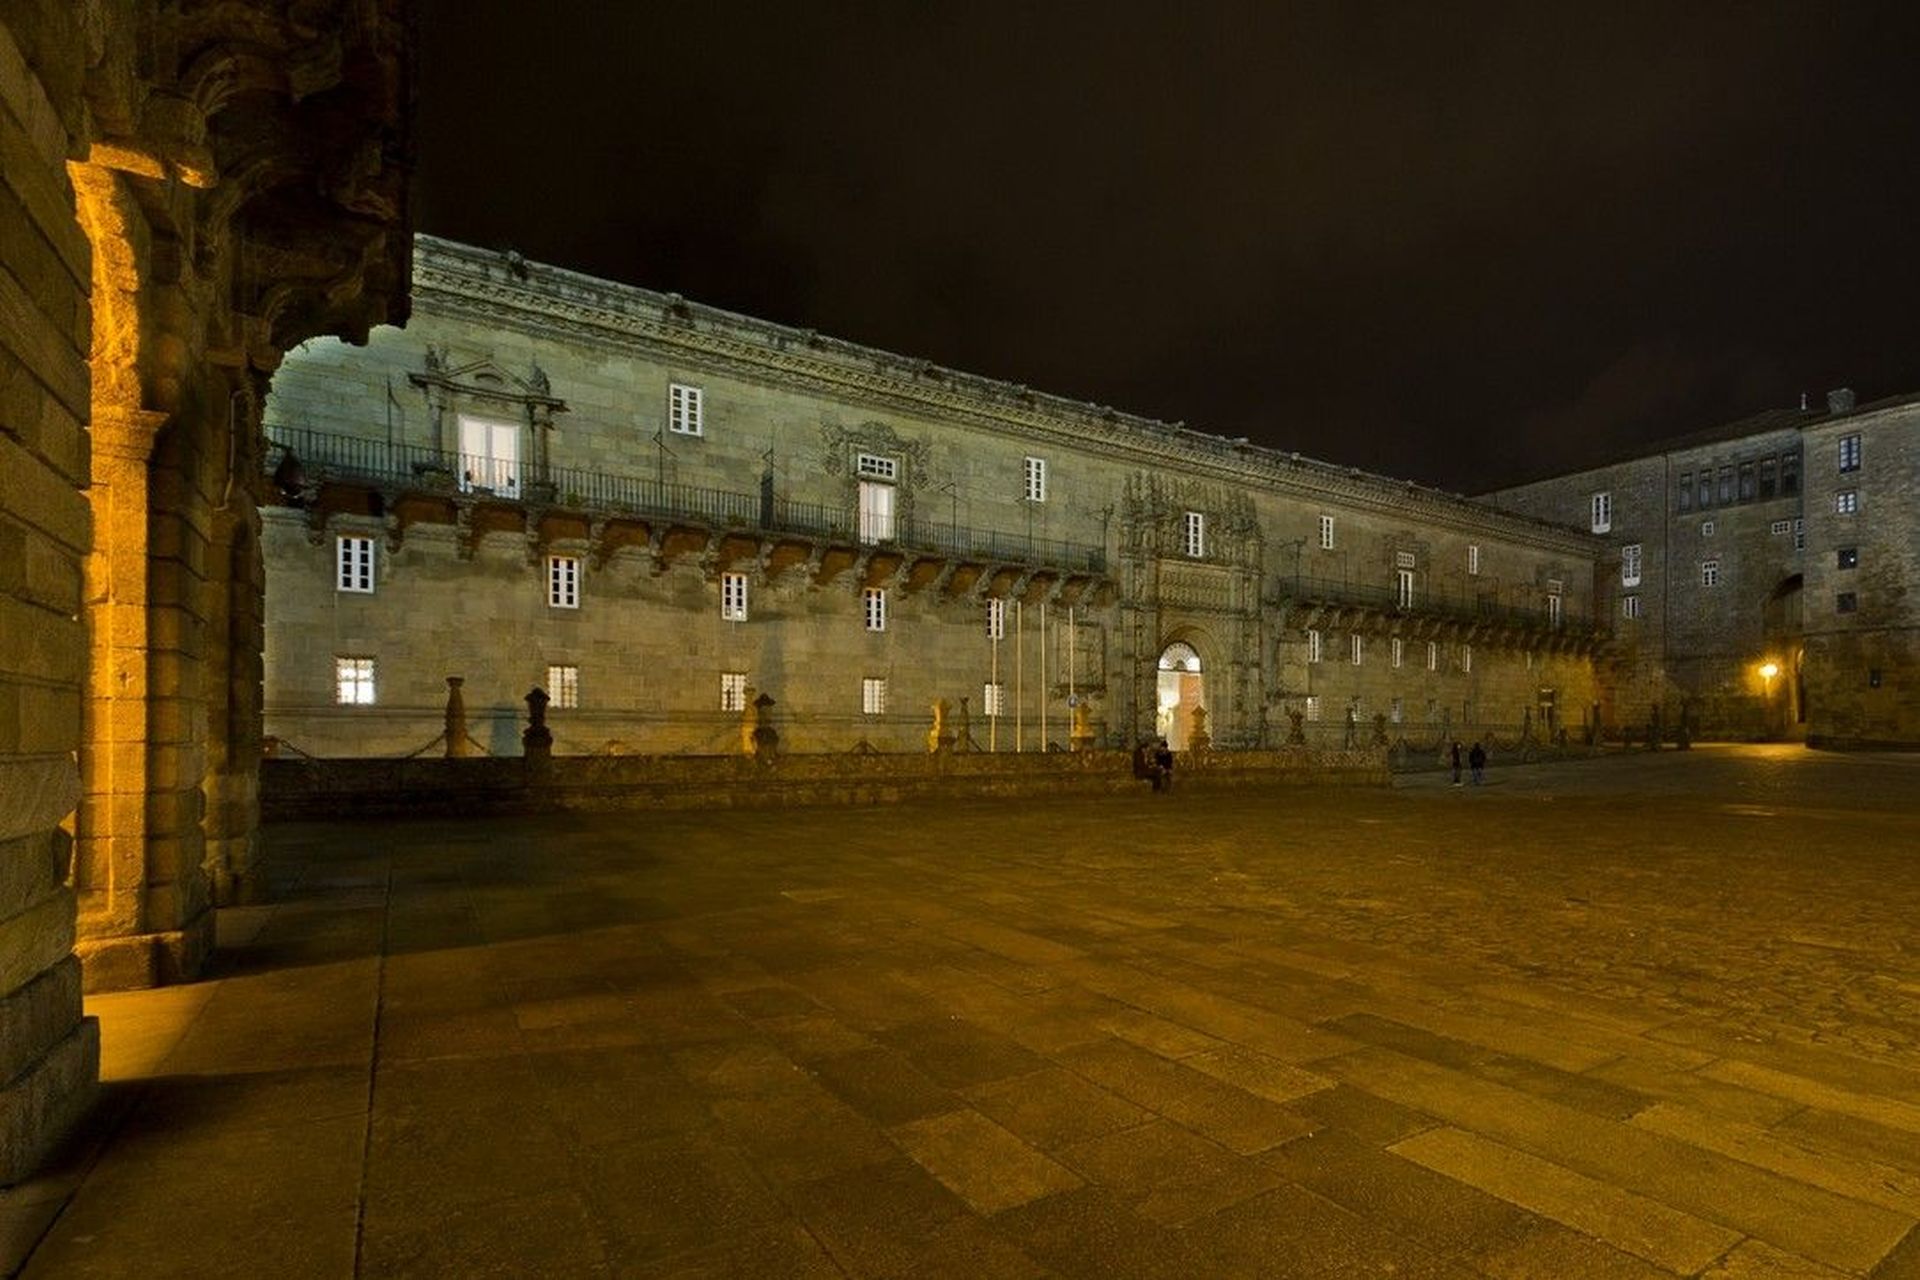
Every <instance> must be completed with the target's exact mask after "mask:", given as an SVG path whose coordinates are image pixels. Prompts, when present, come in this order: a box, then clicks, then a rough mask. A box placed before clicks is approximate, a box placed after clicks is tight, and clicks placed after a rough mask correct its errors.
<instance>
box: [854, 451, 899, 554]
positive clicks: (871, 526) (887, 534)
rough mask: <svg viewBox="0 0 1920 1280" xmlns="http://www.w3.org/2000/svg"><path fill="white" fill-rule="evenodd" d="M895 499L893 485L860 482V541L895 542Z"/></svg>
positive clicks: (865, 455)
mask: <svg viewBox="0 0 1920 1280" xmlns="http://www.w3.org/2000/svg"><path fill="white" fill-rule="evenodd" d="M860 456H861V457H863V458H864V457H868V456H870V455H867V454H861V455H860ZM882 461H887V460H886V459H882ZM893 499H894V493H893V486H892V485H891V484H887V483H884V482H882V481H878V480H862V481H861V482H860V541H862V542H891V541H893Z"/></svg>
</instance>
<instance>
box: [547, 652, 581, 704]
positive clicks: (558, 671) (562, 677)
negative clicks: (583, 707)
mask: <svg viewBox="0 0 1920 1280" xmlns="http://www.w3.org/2000/svg"><path fill="white" fill-rule="evenodd" d="M546 689H547V704H548V705H549V706H553V707H558V708H560V709H561V710H563V711H564V710H566V709H568V708H570V707H577V706H579V705H580V668H579V667H577V666H575V665H574V664H573V663H570V662H568V663H552V662H550V663H548V664H547V684H546Z"/></svg>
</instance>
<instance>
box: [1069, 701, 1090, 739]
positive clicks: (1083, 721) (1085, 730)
mask: <svg viewBox="0 0 1920 1280" xmlns="http://www.w3.org/2000/svg"><path fill="white" fill-rule="evenodd" d="M1094 737H1095V734H1094V732H1093V707H1092V706H1090V705H1089V704H1088V703H1087V701H1086V700H1085V699H1084V698H1083V699H1081V701H1080V702H1078V703H1076V704H1075V705H1074V708H1073V729H1072V731H1071V732H1070V733H1069V734H1068V735H1067V745H1068V746H1070V747H1072V748H1073V749H1074V750H1075V751H1091V750H1093V743H1094Z"/></svg>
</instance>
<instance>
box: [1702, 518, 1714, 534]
mask: <svg viewBox="0 0 1920 1280" xmlns="http://www.w3.org/2000/svg"><path fill="white" fill-rule="evenodd" d="M1713 531H1714V524H1713V521H1711V520H1702V521H1701V522H1700V536H1701V537H1703V538H1711V537H1712V536H1713Z"/></svg>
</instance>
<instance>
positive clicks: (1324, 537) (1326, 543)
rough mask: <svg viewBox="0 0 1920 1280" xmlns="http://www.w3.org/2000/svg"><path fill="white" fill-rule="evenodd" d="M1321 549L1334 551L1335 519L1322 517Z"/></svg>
mask: <svg viewBox="0 0 1920 1280" xmlns="http://www.w3.org/2000/svg"><path fill="white" fill-rule="evenodd" d="M1320 549H1321V550H1322V551H1331V550H1333V517H1332V516H1321V517H1320Z"/></svg>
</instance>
